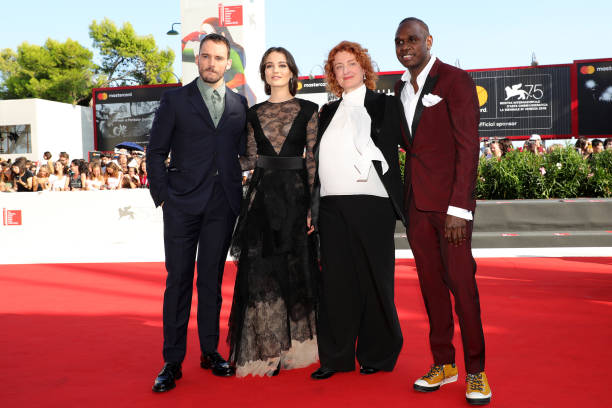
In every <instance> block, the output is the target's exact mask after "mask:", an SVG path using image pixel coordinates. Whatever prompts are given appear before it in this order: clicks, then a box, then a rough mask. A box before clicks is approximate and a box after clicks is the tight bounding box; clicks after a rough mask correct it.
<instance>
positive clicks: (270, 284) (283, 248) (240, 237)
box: [228, 47, 318, 377]
mask: <svg viewBox="0 0 612 408" xmlns="http://www.w3.org/2000/svg"><path fill="white" fill-rule="evenodd" d="M260 73H261V78H262V80H263V81H264V82H265V90H266V94H268V95H270V98H269V99H268V100H267V101H266V102H263V103H260V104H257V105H254V106H253V107H251V108H250V109H249V112H248V114H247V127H248V141H247V155H246V156H245V157H242V158H241V159H240V160H241V166H242V169H243V170H250V169H253V168H254V169H255V171H254V172H253V175H252V177H251V181H250V184H249V188H248V192H247V194H246V197H245V199H244V203H243V206H242V212H241V214H240V217H239V219H238V225H237V227H236V231H235V232H234V237H233V241H232V249H231V253H232V255H233V256H234V258H235V259H237V260H238V273H237V276H236V284H235V287H234V300H233V303H232V311H231V315H230V319H229V333H228V343H229V345H230V361H231V362H232V363H233V364H235V365H236V375H237V376H239V377H244V376H246V375H249V374H251V375H259V376H263V375H268V376H272V375H276V374H278V372H279V370H280V368H283V369H292V368H301V367H306V366H308V365H310V364H312V363H314V362H316V361H317V360H318V351H317V339H316V330H315V300H316V299H315V283H314V279H315V277H316V273H317V268H318V263H317V260H316V249H315V246H314V244H313V241H312V237H311V236H310V235H309V234H310V233H311V232H312V230H313V228H312V227H311V226H310V212H309V206H310V194H311V191H312V185H313V181H314V172H315V164H314V156H313V147H314V144H315V142H316V137H317V118H318V113H317V110H318V106H317V105H316V104H314V103H312V102H309V101H305V100H301V99H297V98H295V97H294V95H295V93H296V90H297V75H298V70H297V66H296V65H295V61H294V59H293V57H292V56H291V54H290V53H289V52H288V51H287V50H285V49H284V48H281V47H275V48H270V49H268V50H267V51H266V52H265V54H264V56H263V58H262V61H261V64H260Z"/></svg>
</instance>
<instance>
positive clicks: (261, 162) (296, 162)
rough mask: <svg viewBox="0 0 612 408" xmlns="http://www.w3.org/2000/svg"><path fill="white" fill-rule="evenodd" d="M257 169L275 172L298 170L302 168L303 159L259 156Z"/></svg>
mask: <svg viewBox="0 0 612 408" xmlns="http://www.w3.org/2000/svg"><path fill="white" fill-rule="evenodd" d="M257 167H261V168H264V169H275V170H300V169H303V168H304V159H303V158H301V157H297V156H294V157H275V156H259V157H258V158H257Z"/></svg>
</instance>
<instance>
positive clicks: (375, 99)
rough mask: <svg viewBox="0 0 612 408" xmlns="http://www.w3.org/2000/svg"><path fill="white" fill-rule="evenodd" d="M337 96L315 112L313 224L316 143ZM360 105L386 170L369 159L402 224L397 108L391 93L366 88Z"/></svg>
mask: <svg viewBox="0 0 612 408" xmlns="http://www.w3.org/2000/svg"><path fill="white" fill-rule="evenodd" d="M341 100H342V99H339V100H337V101H334V102H331V103H328V104H325V105H323V107H322V108H321V112H320V113H319V132H318V135H317V143H316V144H315V148H314V154H315V162H316V164H317V172H316V175H315V182H314V187H313V194H312V204H311V207H312V208H311V215H312V223H313V224H314V225H315V226H317V225H318V220H319V200H320V197H321V183H320V180H319V146H320V144H321V138H322V136H323V134H324V133H325V130H326V129H327V126H329V124H330V122H331V120H332V118H333V117H334V115H335V114H336V110H338V106H339V105H340V101H341ZM364 106H365V108H366V110H367V111H368V115H370V118H371V119H372V125H371V129H370V137H371V138H372V140H373V141H374V144H375V145H376V146H377V147H378V148H379V149H380V151H381V152H382V154H383V156H385V160H387V164H389V170H388V171H387V172H386V173H385V174H382V165H381V164H380V162H379V161H377V160H372V163H373V164H374V168H375V169H376V172H377V173H378V176H379V177H380V179H381V181H382V183H383V185H384V186H385V190H387V194H389V198H390V200H391V203H392V204H393V209H394V210H395V215H396V218H397V219H398V220H401V221H402V223H403V224H404V225H406V219H405V217H404V212H403V211H402V210H403V208H404V202H403V196H404V195H403V185H402V180H401V173H400V169H399V155H398V146H399V145H400V144H401V145H403V144H404V142H403V139H402V133H401V128H400V119H401V116H400V112H399V110H398V107H397V104H396V102H395V101H394V99H393V97H392V96H388V95H385V94H383V93H377V92H374V91H371V90H369V89H368V90H366V94H365V100H364ZM338 154H341V152H338Z"/></svg>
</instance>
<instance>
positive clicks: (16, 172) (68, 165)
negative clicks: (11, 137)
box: [0, 149, 149, 192]
mask: <svg viewBox="0 0 612 408" xmlns="http://www.w3.org/2000/svg"><path fill="white" fill-rule="evenodd" d="M0 167H1V172H0V192H34V191H78V190H119V189H126V188H148V187H149V181H148V179H147V164H146V161H145V157H144V153H143V152H141V151H138V150H134V151H128V150H126V149H116V150H115V152H114V153H113V154H105V153H101V154H100V156H99V157H95V158H92V159H91V160H90V161H86V160H83V159H73V160H72V161H70V156H69V155H68V153H66V152H61V153H60V154H59V157H58V159H57V160H56V161H54V160H53V158H52V155H51V153H50V152H45V153H44V155H43V158H42V159H41V160H40V161H38V162H35V161H31V160H28V159H27V158H25V157H18V158H16V159H15V160H14V161H11V160H10V159H9V160H6V161H5V160H0Z"/></svg>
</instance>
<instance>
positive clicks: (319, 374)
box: [310, 366, 338, 380]
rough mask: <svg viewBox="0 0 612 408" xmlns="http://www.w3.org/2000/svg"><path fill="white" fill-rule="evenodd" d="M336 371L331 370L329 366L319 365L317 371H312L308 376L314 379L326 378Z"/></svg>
mask: <svg viewBox="0 0 612 408" xmlns="http://www.w3.org/2000/svg"><path fill="white" fill-rule="evenodd" d="M337 372H338V371H336V370H333V369H331V368H327V367H323V366H321V367H319V369H318V370H317V371H315V372H314V373H312V374H310V377H311V378H313V379H315V380H326V379H328V378H329V377H331V376H332V375H334V374H336V373H337Z"/></svg>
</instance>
